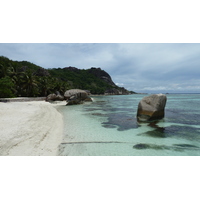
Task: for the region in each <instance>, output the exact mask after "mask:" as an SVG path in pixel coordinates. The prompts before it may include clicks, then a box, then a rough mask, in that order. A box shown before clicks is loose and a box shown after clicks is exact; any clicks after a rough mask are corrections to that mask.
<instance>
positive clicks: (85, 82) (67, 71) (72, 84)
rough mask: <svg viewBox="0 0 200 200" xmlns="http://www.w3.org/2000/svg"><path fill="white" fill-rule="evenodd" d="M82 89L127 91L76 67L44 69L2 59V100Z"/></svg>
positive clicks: (0, 70)
mask: <svg viewBox="0 0 200 200" xmlns="http://www.w3.org/2000/svg"><path fill="white" fill-rule="evenodd" d="M74 88H79V89H83V90H89V91H90V92H91V93H92V94H104V93H105V91H106V90H107V89H112V88H115V89H124V88H119V87H117V86H115V85H111V84H109V83H107V82H105V81H103V80H101V79H100V78H99V77H97V76H95V75H94V74H92V73H90V72H89V70H84V69H83V70H80V69H77V68H73V67H69V68H63V69H61V68H53V69H44V68H42V67H40V66H37V65H35V64H33V63H30V62H27V61H21V62H19V61H12V60H10V59H8V58H6V57H4V56H0V97H1V98H2V97H20V96H23V97H41V96H47V95H48V94H50V93H55V92H56V91H59V92H60V93H61V94H64V92H65V91H66V90H68V89H74Z"/></svg>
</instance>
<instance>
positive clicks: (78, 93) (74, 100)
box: [64, 89, 92, 105]
mask: <svg viewBox="0 0 200 200" xmlns="http://www.w3.org/2000/svg"><path fill="white" fill-rule="evenodd" d="M64 97H65V99H66V100H67V105H76V104H81V103H83V102H84V101H92V99H91V98H90V97H89V96H88V93H87V92H86V91H84V90H80V89H72V90H67V91H66V92H65V94H64Z"/></svg>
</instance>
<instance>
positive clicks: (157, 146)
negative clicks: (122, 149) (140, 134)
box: [133, 143, 166, 150]
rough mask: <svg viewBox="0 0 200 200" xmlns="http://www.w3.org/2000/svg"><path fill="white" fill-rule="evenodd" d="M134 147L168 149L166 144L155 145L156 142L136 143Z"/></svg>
mask: <svg viewBox="0 0 200 200" xmlns="http://www.w3.org/2000/svg"><path fill="white" fill-rule="evenodd" d="M133 148H134V149H139V150H140V149H155V150H163V149H166V146H164V145H154V144H143V143H140V144H136V145H134V146H133Z"/></svg>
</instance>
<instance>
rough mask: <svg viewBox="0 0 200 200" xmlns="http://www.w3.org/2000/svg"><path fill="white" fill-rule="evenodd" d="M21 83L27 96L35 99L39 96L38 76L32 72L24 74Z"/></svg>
mask: <svg viewBox="0 0 200 200" xmlns="http://www.w3.org/2000/svg"><path fill="white" fill-rule="evenodd" d="M21 81H22V89H23V90H24V92H25V96H28V97H33V96H37V95H38V93H39V92H38V82H37V79H36V76H34V75H33V73H32V72H31V71H30V70H28V71H26V72H23V76H22V80H21Z"/></svg>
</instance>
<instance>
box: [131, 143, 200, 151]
mask: <svg viewBox="0 0 200 200" xmlns="http://www.w3.org/2000/svg"><path fill="white" fill-rule="evenodd" d="M133 148H134V149H138V150H144V149H154V150H174V151H184V150H199V149H200V148H199V147H197V146H194V145H190V144H174V145H173V146H166V145H155V144H145V143H139V144H136V145H134V146H133Z"/></svg>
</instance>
